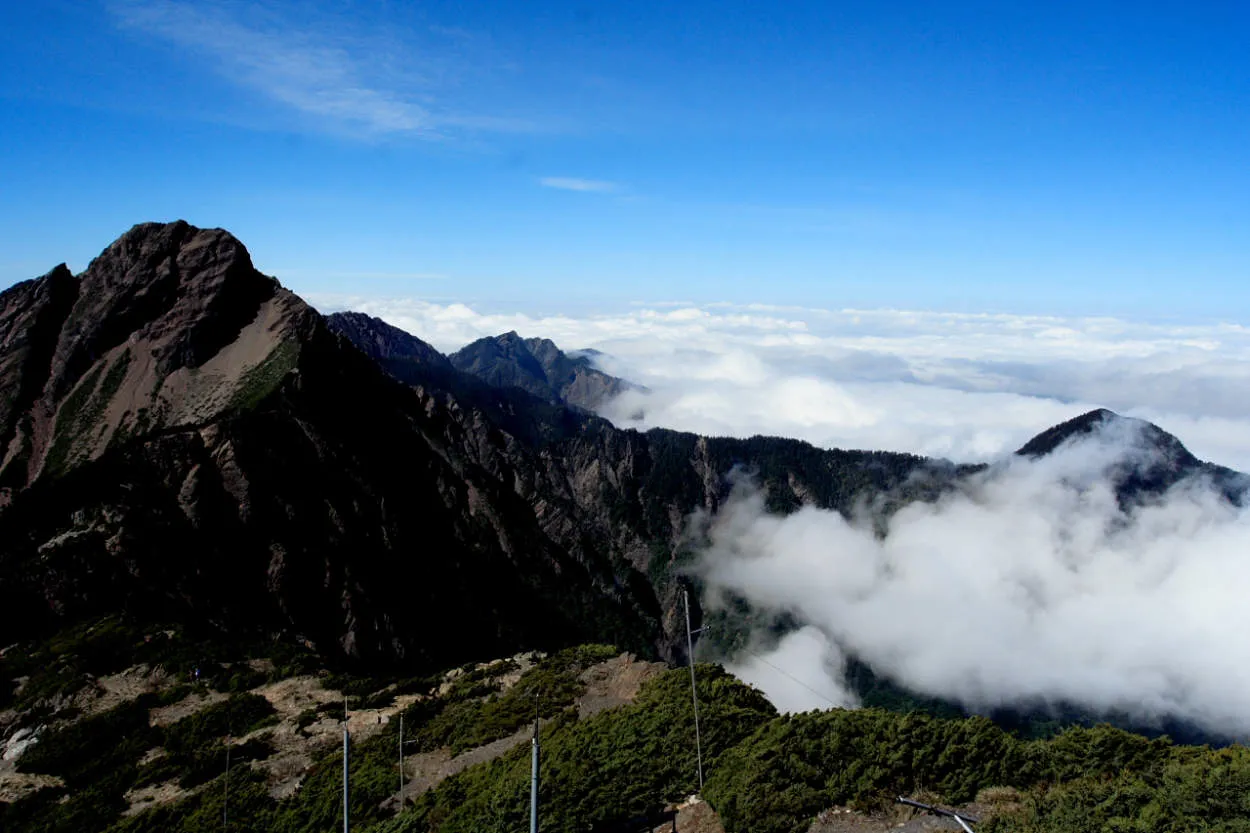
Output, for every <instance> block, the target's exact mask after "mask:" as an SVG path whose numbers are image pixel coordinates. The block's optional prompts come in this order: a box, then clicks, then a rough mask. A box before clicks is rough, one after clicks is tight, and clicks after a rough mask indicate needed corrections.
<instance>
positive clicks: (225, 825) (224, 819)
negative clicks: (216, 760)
mask: <svg viewBox="0 0 1250 833" xmlns="http://www.w3.org/2000/svg"><path fill="white" fill-rule="evenodd" d="M221 829H222V830H223V831H225V830H229V829H230V736H229V735H226V794H225V796H223V797H222V800H221Z"/></svg>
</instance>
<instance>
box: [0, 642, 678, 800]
mask: <svg viewBox="0 0 1250 833" xmlns="http://www.w3.org/2000/svg"><path fill="white" fill-rule="evenodd" d="M499 662H509V663H511V666H512V670H510V671H508V672H507V673H505V674H501V675H499V676H498V677H497V678H495V679H496V680H497V682H498V684H499V690H500V691H506V690H507V689H508V688H509V687H511V686H512V685H514V684H515V683H516V682H517V681H518V680H519V679H520V677H521V675H522V674H524V673H525V671H526V670H528V669H529V668H531V667H532V666H533V662H534V656H533V655H531V654H523V655H519V656H517V657H512V658H511V659H510V660H500V661H499ZM491 664H492V663H485V664H483V665H482V666H479V668H485V667H487V666H489V665H491ZM257 670H264V669H257ZM663 670H664V665H663V664H661V663H653V662H644V661H641V660H639V659H637V658H636V657H634V656H633V655H632V654H622V655H621V656H618V657H615V658H613V659H610V660H608V661H606V662H602V663H599V664H597V665H594V666H592V667H591V668H589V669H587V670H586V671H585V672H583V674H582V680H583V681H584V682H585V683H586V684H587V688H586V691H585V693H584V694H583V695H582V696H581V697H580V698H578V700H577V702H576V708H577V710H578V714H579V715H580V716H581V717H586V716H589V715H592V714H595V713H597V712H600V711H603V710H604V709H609V708H613V707H615V706H620V705H624V704H626V703H630V702H632V701H633V699H634V698H635V697H636V696H637V694H638V690H639V688H640V687H641V685H642V684H643V683H644V682H645V681H646V680H648V679H650V678H651V677H653V676H655V675H657V674H659V673H660V672H662V671H663ZM463 673H465V670H464V669H456V670H455V671H452V672H450V673H449V674H448V675H447V676H446V677H445V679H444V681H443V683H442V685H441V686H440V689H439V691H441V692H444V693H445V692H446V690H447V689H449V688H450V686H451V685H452V684H453V683H454V682H455V679H456V678H457V677H459V676H460V675H461V674H463ZM176 682H177V681H176V680H175V679H173V678H172V677H171V676H169V675H167V674H166V673H165V672H164V671H162V670H161V669H153V668H149V667H148V666H145V665H139V666H134V667H131V668H128V669H126V670H125V671H122V672H120V673H118V674H113V675H109V676H107V677H100V678H98V679H96V680H94V681H92V683H91V684H90V685H89V686H87V687H86V688H84V689H83V690H82V691H80V692H78V693H77V694H75V695H74V696H73V697H72V698H66V700H65V702H63V703H60V702H58V703H57V704H52V706H53V707H54V713H55V712H59V713H62V714H69V715H74V717H72V718H70V719H71V720H80V719H82V718H84V717H87V716H90V715H94V714H99V713H101V712H103V711H105V710H107V709H110V708H114V707H116V706H118V705H120V704H122V703H124V702H127V701H130V700H134V699H136V698H138V697H139V696H141V695H143V694H149V693H159V692H161V691H164V690H167V689H171V688H173V686H174V685H175V684H176ZM249 693H251V694H256V695H259V696H261V697H264V698H265V699H266V700H267V701H268V702H269V703H270V705H272V706H273V707H274V709H275V710H276V712H277V722H276V724H273V725H269V726H266V727H264V728H262V729H258V730H256V731H255V732H253V733H251V734H250V735H246V736H242V737H238V738H233V739H231V743H233V744H235V745H240V744H244V743H247V742H248V741H249V740H251V739H253V738H255V737H256V736H258V735H261V734H264V735H266V736H267V737H268V739H269V742H270V744H271V745H272V747H273V750H274V751H273V753H272V754H271V755H270V756H269V757H268V758H267V759H265V760H263V761H258V762H256V763H255V764H254V765H255V766H256V767H257V768H259V769H260V770H262V771H263V772H265V773H266V776H267V779H268V784H269V791H270V794H271V795H273V796H274V797H275V798H282V797H286V796H290V795H292V794H294V793H295V792H296V791H297V790H298V789H299V787H300V784H301V783H302V782H303V780H304V778H305V776H306V775H307V773H308V771H309V769H310V767H311V766H312V764H313V761H314V760H315V759H316V757H317V756H318V755H319V754H320V753H322V752H324V751H325V750H326V749H327V748H329V747H332V746H334V745H335V744H337V743H339V742H340V739H341V737H342V734H341V733H342V722H341V721H340V720H338V719H336V718H334V717H331V716H328V715H325V714H321V715H318V718H317V719H316V720H313V721H312V722H308V720H307V714H308V712H309V711H310V710H313V711H315V710H317V709H318V708H319V707H323V706H326V705H329V704H334V703H338V702H340V701H341V700H342V699H343V693H342V692H341V691H339V690H336V689H334V688H330V687H327V686H326V685H325V680H324V679H323V678H322V677H318V676H313V675H304V676H297V677H289V678H287V679H283V680H279V681H277V682H272V683H266V684H265V685H261V686H258V687H255V688H253V689H251V690H250V692H249ZM420 696H421V695H417V694H402V695H396V696H395V697H393V698H391V700H390V702H389V703H388V704H387V705H385V706H382V707H379V708H368V709H352V710H351V711H350V712H349V715H348V727H349V729H350V731H351V734H352V737H353V739H354V740H355V741H356V742H360V741H363V740H366V739H368V738H369V737H371V736H373V735H374V734H377V733H378V732H381V731H382V730H383V729H384V728H385V727H387V726H388V725H389V724H390V722H391V720H393V719H394V718H395V717H396V716H397V715H398V714H399V713H400V712H401V711H402V710H403V709H405V708H407V707H408V706H410V705H411V704H412V703H413V702H415V701H416V700H417V699H419V698H420ZM226 698H227V695H226V694H223V693H221V692H217V691H212V690H209V689H203V690H196V691H193V692H191V693H189V694H187V696H185V697H183V698H182V699H180V700H178V701H177V702H175V703H172V704H169V705H165V706H160V707H157V708H153V709H151V710H150V711H149V714H148V720H149V723H150V724H151V725H153V726H168V725H171V724H173V723H176V722H177V721H179V720H182V719H184V718H186V717H189V716H191V715H193V714H195V713H197V712H199V711H200V710H202V709H204V708H207V707H208V706H210V705H213V704H214V703H218V702H221V701H223V700H225V699H226ZM71 709H72V711H71ZM301 717H303V718H304V719H303V720H301ZM15 721H16V715H15V714H13V713H4V714H0V737H5V736H6V735H7V736H8V737H7V740H6V741H5V742H4V743H3V744H0V801H14V800H16V799H18V798H21V797H23V796H25V795H28V794H30V793H32V792H35V791H36V790H39V789H42V788H44V787H48V786H57V785H59V784H60V781H59V780H58V779H56V778H51V777H49V776H44V775H31V774H28V773H21V772H18V771H17V769H16V763H17V759H18V758H19V757H20V756H21V754H22V753H23V752H24V751H25V750H26V749H27V748H29V747H30V746H31V745H33V744H35V743H38V735H39V733H40V731H41V729H40V728H38V727H36V728H34V729H27V730H19V731H17V732H13V733H10V732H8V731H6V729H7V727H8V726H9V725H11V724H13V723H15ZM301 723H303V725H300V724H301ZM530 734H531V731H530V729H529V728H525V729H522V730H519V731H517V732H516V733H515V734H513V735H511V736H509V737H506V738H501V739H499V740H496V741H493V742H492V743H488V744H485V745H483V746H479V747H477V748H474V749H469V750H466V751H465V752H462V753H460V754H458V755H453V754H452V753H451V751H450V750H447V749H438V750H434V751H432V752H427V753H422V754H416V755H413V756H412V757H410V758H408V759H407V760H406V761H405V767H404V769H405V774H406V775H407V776H408V782H407V785H406V787H405V793H404V795H405V799H406V800H408V801H411V800H412V799H413V798H415V797H416V796H418V795H420V794H421V793H423V792H425V791H427V790H429V789H432V788H433V787H435V786H437V785H438V784H439V783H441V782H442V781H443V780H444V779H446V778H448V777H450V776H452V775H454V774H456V773H457V772H460V771H461V770H463V769H465V768H466V767H469V766H471V765H473V764H476V763H480V762H483V761H489V760H492V759H494V758H496V757H498V756H500V755H502V754H504V753H505V752H507V751H508V750H509V749H511V748H513V747H514V746H516V745H517V744H520V743H524V742H527V741H528V740H529V738H530ZM164 754H165V752H164V750H163V749H161V748H159V747H158V748H153V749H151V750H149V751H148V753H147V755H146V756H145V757H144V759H143V762H144V763H146V762H149V761H152V760H155V759H157V758H159V757H161V756H162V755H164ZM193 791H194V790H184V789H182V788H180V787H179V786H178V784H177V782H176V781H169V782H166V783H161V784H153V785H148V786H145V787H142V788H139V789H135V790H132V791H131V792H129V793H127V795H126V799H127V801H128V802H129V807H128V809H127V810H126V813H125V814H126V815H128V816H130V815H135V814H137V813H139V812H142V811H143V810H146V809H149V808H151V807H154V806H157V805H161V804H169V803H172V802H176V801H179V800H181V799H183V798H185V797H186V796H187V795H189V794H190V793H191V792H193ZM397 798H398V795H396V797H395V798H392V799H391V800H390V801H389V802H388V804H389V805H391V806H394V804H395V802H396V801H397Z"/></svg>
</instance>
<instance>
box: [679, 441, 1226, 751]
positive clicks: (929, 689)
mask: <svg viewBox="0 0 1250 833" xmlns="http://www.w3.org/2000/svg"><path fill="white" fill-rule="evenodd" d="M1138 425H1139V424H1135V423H1134V422H1132V421H1123V422H1121V423H1119V424H1118V425H1117V424H1112V425H1111V426H1109V427H1107V428H1104V429H1103V430H1102V431H1100V432H1096V433H1094V434H1092V435H1089V436H1085V437H1081V438H1080V439H1074V440H1070V441H1069V442H1068V443H1067V444H1065V445H1062V446H1060V448H1059V449H1058V450H1056V451H1055V452H1054V453H1052V454H1050V455H1048V456H1045V457H1041V458H1037V459H1033V458H1028V457H1018V456H1013V457H1010V458H1007V459H1004V460H1001V461H999V462H997V463H995V464H992V465H991V466H990V467H989V468H987V469H986V470H984V471H983V472H982V473H980V474H977V475H974V476H972V477H971V478H969V479H968V480H967V481H966V482H965V483H963V484H962V486H961V487H960V488H958V489H957V490H955V491H954V492H952V493H950V494H949V495H947V496H946V497H945V498H943V499H941V500H939V501H937V502H936V503H913V504H910V505H908V506H906V507H904V508H903V509H901V510H899V511H898V512H897V513H896V514H894V515H893V516H891V517H890V518H889V520H888V523H887V525H886V529H885V534H884V535H879V534H877V532H878V530H874V526H873V521H872V517H871V515H872V513H871V512H870V511H869V509H868V508H867V507H865V508H864V511H863V512H862V513H861V514H860V515H859V516H857V517H852V518H850V519H847V518H844V517H843V516H841V515H840V514H838V513H836V512H830V511H824V510H820V509H816V508H804V509H802V510H800V511H798V512H796V513H795V514H793V515H790V516H788V517H780V516H776V515H771V514H769V513H768V512H766V511H765V509H764V500H763V496H762V495H761V494H760V493H759V492H758V491H757V490H756V489H755V488H753V487H752V485H751V484H750V482H749V481H746V480H744V481H743V482H741V483H739V484H738V486H737V487H736V489H735V492H734V494H733V497H732V499H731V500H730V501H729V503H728V504H727V505H726V506H725V507H724V508H723V509H722V510H721V511H720V512H719V513H718V514H717V515H715V516H713V517H707V518H703V519H702V524H703V528H702V530H701V534H702V535H703V536H704V539H705V541H706V549H705V551H704V553H703V557H702V560H701V562H700V568H699V569H700V573H701V575H702V577H703V578H704V580H705V581H706V582H707V583H708V586H709V593H708V596H707V602H708V603H709V604H711V605H715V604H717V599H718V598H720V597H721V596H722V594H723V593H724V592H725V591H730V592H732V593H735V594H738V595H741V596H743V597H745V598H746V599H748V600H749V601H750V602H751V603H752V604H753V605H754V606H756V607H757V608H759V609H762V610H771V611H785V612H787V613H789V614H790V615H792V616H794V617H795V618H796V619H797V620H798V621H799V622H801V623H803V624H804V625H805V627H804V628H803V629H802V630H800V631H798V632H797V633H794V634H792V635H791V636H789V637H787V638H786V639H784V640H782V642H781V643H780V644H779V645H768V646H767V648H764V647H761V646H757V651H758V655H757V656H751V655H750V654H744V655H743V656H741V657H738V658H736V659H737V663H736V665H735V669H736V671H738V672H739V673H741V674H742V675H743V676H744V677H745V678H746V679H748V680H750V681H751V682H753V683H755V684H757V685H759V686H760V687H761V688H763V689H764V690H765V691H766V692H768V693H769V694H770V695H771V696H772V697H773V699H774V700H775V701H776V702H777V704H778V705H779V706H780V707H782V708H785V709H790V710H801V709H807V708H818V707H820V708H823V707H826V706H828V705H829V702H828V701H829V700H833V701H834V702H842V703H853V702H854V699H855V698H854V695H853V694H852V693H851V692H849V691H847V690H846V688H845V684H844V680H843V676H842V671H843V667H844V666H843V663H844V661H845V658H846V656H847V655H853V656H855V657H858V658H860V659H862V660H864V661H866V662H867V663H868V664H869V665H870V666H871V667H873V668H874V669H875V670H877V671H878V672H881V673H885V674H887V675H889V676H891V677H893V678H894V679H895V680H896V681H898V682H900V683H902V684H903V685H905V686H906V687H908V688H909V689H911V690H913V691H916V692H919V693H922V694H925V695H930V696H936V697H941V698H946V699H949V700H954V701H957V702H960V703H962V704H964V705H966V706H968V707H970V708H972V709H976V710H984V709H994V708H999V707H1004V706H1018V705H1026V706H1030V707H1037V706H1038V705H1044V704H1068V705H1076V706H1079V707H1081V708H1083V709H1088V710H1093V711H1096V712H1099V713H1112V712H1114V713H1120V714H1128V715H1131V716H1132V717H1133V718H1134V719H1137V720H1141V721H1144V722H1150V721H1155V720H1159V719H1161V718H1163V717H1177V718H1184V719H1187V720H1190V721H1193V722H1194V723H1196V724H1198V725H1201V726H1203V727H1205V728H1207V729H1209V730H1213V731H1217V732H1224V733H1229V734H1235V735H1239V736H1244V735H1245V733H1246V732H1247V731H1250V694H1248V693H1247V692H1250V647H1247V645H1246V644H1245V640H1244V639H1243V638H1242V634H1243V633H1244V632H1245V629H1246V628H1247V627H1248V626H1250V608H1248V607H1247V606H1246V605H1245V603H1244V599H1243V598H1242V593H1241V590H1240V588H1242V587H1244V586H1245V582H1246V581H1250V564H1248V563H1247V561H1246V559H1245V553H1246V552H1247V551H1248V550H1250V512H1247V511H1246V510H1244V509H1240V508H1237V507H1235V506H1233V505H1232V504H1230V503H1229V502H1228V501H1227V500H1225V499H1224V497H1223V496H1222V494H1221V493H1220V491H1219V490H1218V489H1216V488H1213V486H1212V484H1211V483H1210V482H1209V481H1207V480H1205V479H1204V478H1202V477H1197V478H1194V479H1191V480H1189V481H1182V482H1181V483H1180V484H1178V485H1176V486H1174V487H1173V488H1172V489H1171V490H1170V491H1168V492H1167V493H1166V494H1164V495H1162V496H1160V497H1158V498H1156V499H1149V500H1146V501H1145V502H1144V503H1143V504H1142V505H1140V506H1136V507H1132V508H1127V509H1126V508H1123V507H1122V506H1121V504H1120V502H1119V501H1118V500H1117V494H1116V491H1115V488H1114V485H1113V480H1114V479H1115V473H1116V471H1117V469H1120V470H1122V467H1123V466H1125V465H1126V464H1130V465H1131V464H1134V463H1140V462H1143V458H1144V457H1146V456H1148V455H1149V454H1151V453H1153V452H1152V451H1151V450H1150V448H1149V446H1148V445H1147V444H1144V443H1142V441H1141V435H1140V432H1139V430H1138ZM759 657H762V659H760V658H759ZM787 675H789V676H787ZM792 678H798V681H799V682H801V683H803V684H805V685H800V684H799V683H798V682H796V680H795V679H792ZM822 695H823V696H822Z"/></svg>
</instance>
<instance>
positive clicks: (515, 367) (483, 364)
mask: <svg viewBox="0 0 1250 833" xmlns="http://www.w3.org/2000/svg"><path fill="white" fill-rule="evenodd" d="M593 355H594V354H593V353H589V354H588V353H581V354H577V355H569V354H567V353H565V352H564V351H562V350H561V349H560V348H559V347H557V346H556V345H555V343H554V342H552V341H551V340H550V339H546V338H521V337H520V336H519V335H517V334H516V332H510V333H504V334H503V335H498V336H494V337H492V338H481V339H478V340H477V341H475V342H473V343H472V344H469V345H466V346H465V347H462V348H461V349H460V350H457V351H456V352H455V353H453V354H452V355H451V356H450V357H449V358H450V360H451V363H452V365H453V366H455V368H456V369H457V370H460V371H463V372H464V373H468V374H471V375H473V376H476V377H477V378H479V379H481V380H482V381H484V382H486V383H487V384H488V385H492V386H494V387H518V388H521V389H522V390H524V391H528V392H529V393H532V394H534V395H535V396H537V397H539V398H542V399H546V400H547V401H549V402H558V403H561V404H564V405H572V406H574V407H577V408H582V409H584V410H587V411H592V412H593V411H594V410H595V409H597V408H598V407H599V406H600V405H601V404H603V403H604V402H605V401H607V400H608V399H611V398H612V397H613V396H616V395H617V394H619V393H621V392H622V391H624V390H626V389H627V388H629V387H630V384H629V383H628V382H626V381H625V380H623V379H618V378H616V377H615V376H610V375H608V374H607V373H604V372H603V371H601V370H598V369H597V368H596V367H595V366H594V363H593V361H592V357H593Z"/></svg>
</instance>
